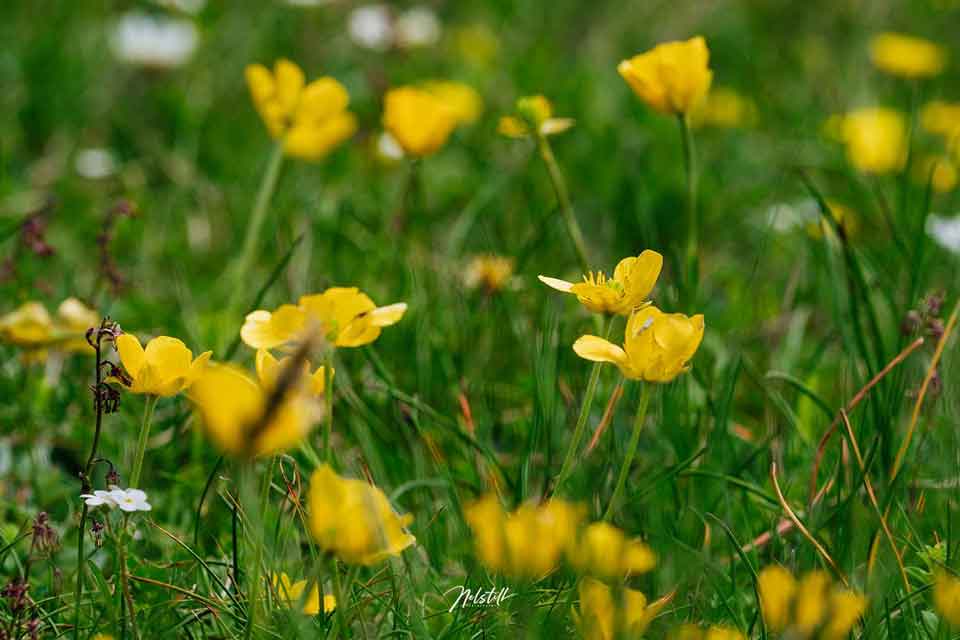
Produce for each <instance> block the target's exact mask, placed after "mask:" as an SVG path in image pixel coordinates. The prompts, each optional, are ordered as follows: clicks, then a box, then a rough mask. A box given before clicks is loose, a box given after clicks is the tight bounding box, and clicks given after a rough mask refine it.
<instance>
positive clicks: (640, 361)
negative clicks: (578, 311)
mask: <svg viewBox="0 0 960 640" xmlns="http://www.w3.org/2000/svg"><path fill="white" fill-rule="evenodd" d="M703 329H704V324H703V316H702V315H700V314H698V315H695V316H693V317H688V316H685V315H683V314H682V313H664V312H662V311H660V309H657V308H656V307H652V306H649V307H644V308H643V309H641V310H639V311H637V312H636V313H634V314H633V315H631V316H630V319H629V320H627V328H626V332H625V336H624V344H623V347H622V348H621V347H618V346H617V345H615V344H613V343H611V342H609V341H607V340H605V339H603V338H600V337H598V336H591V335H586V336H581V337H580V338H578V339H577V341H576V342H575V343H574V344H573V350H574V351H576V353H577V355H578V356H580V357H581V358H584V359H586V360H591V361H593V362H610V363H613V364H615V365H617V367H619V368H620V371H621V373H623V375H624V377H626V378H629V379H631V380H643V381H644V382H670V381H671V380H673V379H674V378H676V377H677V376H678V375H680V374H681V373H683V372H685V371H686V370H687V369H688V368H689V365H688V363H689V362H690V359H691V358H693V355H694V354H695V353H696V352H697V349H698V348H699V347H700V342H701V341H702V340H703Z"/></svg>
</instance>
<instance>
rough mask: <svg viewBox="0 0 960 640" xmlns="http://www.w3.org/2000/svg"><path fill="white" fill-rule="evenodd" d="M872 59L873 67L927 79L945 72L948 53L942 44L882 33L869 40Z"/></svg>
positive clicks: (900, 74)
mask: <svg viewBox="0 0 960 640" xmlns="http://www.w3.org/2000/svg"><path fill="white" fill-rule="evenodd" d="M870 59H871V60H872V61H873V66H875V67H876V68H877V69H880V70H881V71H883V72H885V73H889V74H891V75H895V76H902V77H904V78H928V77H931V76H935V75H938V74H939V73H940V72H942V71H943V69H944V67H945V66H946V64H947V53H946V50H945V49H944V48H943V47H941V46H940V45H938V44H935V43H933V42H930V41H929V40H924V39H923V38H916V37H913V36H908V35H904V34H901V33H881V34H878V35H876V36H874V37H873V38H872V39H871V40H870Z"/></svg>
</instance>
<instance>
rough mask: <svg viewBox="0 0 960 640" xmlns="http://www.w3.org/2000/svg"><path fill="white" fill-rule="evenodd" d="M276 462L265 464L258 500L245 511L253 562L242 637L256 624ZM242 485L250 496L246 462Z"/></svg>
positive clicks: (250, 470)
mask: <svg viewBox="0 0 960 640" xmlns="http://www.w3.org/2000/svg"><path fill="white" fill-rule="evenodd" d="M276 463H277V459H276V457H271V458H270V462H269V464H268V465H267V474H266V475H265V476H264V477H263V480H262V484H261V486H260V496H259V498H260V499H259V502H257V501H252V500H251V501H250V502H252V503H253V504H252V505H251V506H252V507H253V512H252V513H251V512H250V511H247V515H248V518H249V519H250V522H249V523H248V524H249V527H250V533H251V536H252V538H253V544H254V547H255V549H254V563H253V570H252V571H251V572H250V580H249V582H248V583H247V627H246V629H245V630H244V634H243V637H244V638H245V639H246V640H250V638H251V637H252V636H253V627H254V626H255V625H256V618H257V609H258V606H259V601H260V582H261V580H262V577H263V574H262V567H263V552H264V545H265V544H266V536H265V535H263V532H264V531H265V530H266V520H267V508H268V506H269V504H270V485H271V483H272V482H273V472H274V469H275V465H276ZM243 474H244V476H245V478H244V481H245V482H244V487H243V488H242V489H241V491H242V493H243V494H246V495H247V496H248V497H250V493H251V492H252V486H251V483H252V482H253V480H254V478H253V465H252V464H250V463H248V464H246V465H245V468H244V470H243Z"/></svg>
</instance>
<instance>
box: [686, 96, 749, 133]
mask: <svg viewBox="0 0 960 640" xmlns="http://www.w3.org/2000/svg"><path fill="white" fill-rule="evenodd" d="M756 119H757V105H756V104H754V102H753V100H752V99H750V98H749V97H747V96H744V95H741V94H740V93H738V92H737V91H735V90H733V89H731V88H729V87H716V88H714V89H713V90H711V91H710V93H708V94H707V98H706V100H703V101H702V102H700V103H699V104H698V105H696V106H695V107H694V108H693V109H692V110H691V111H690V125H691V126H693V127H704V126H708V127H722V128H729V129H732V128H736V127H746V126H750V125H752V124H753V123H754V122H755V121H756Z"/></svg>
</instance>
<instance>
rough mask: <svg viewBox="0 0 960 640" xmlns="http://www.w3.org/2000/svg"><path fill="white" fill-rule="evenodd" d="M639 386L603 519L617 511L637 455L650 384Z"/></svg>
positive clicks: (648, 400) (610, 516)
mask: <svg viewBox="0 0 960 640" xmlns="http://www.w3.org/2000/svg"><path fill="white" fill-rule="evenodd" d="M641 384H642V385H643V386H642V387H641V388H640V402H639V404H638V405H637V414H636V416H634V419H633V433H631V434H630V442H629V444H627V455H626V456H624V458H623V466H621V467H620V475H618V476H617V484H616V486H615V487H614V488H613V495H611V496H610V503H609V504H608V505H607V510H606V512H604V514H603V519H604V520H609V519H611V518H612V517H613V516H614V515H615V514H616V512H617V506H618V505H617V503H618V501H619V500H620V494H621V493H623V488H624V487H625V486H626V484H627V476H629V475H630V465H632V464H633V458H634V457H635V456H636V455H637V445H638V444H639V442H640V432H642V431H643V423H644V421H645V420H646V418H647V407H648V406H649V405H650V388H651V386H652V385H650V384H643V383H641Z"/></svg>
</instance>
